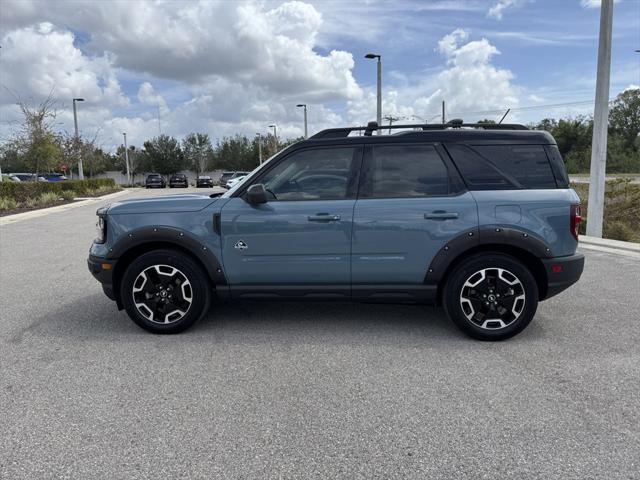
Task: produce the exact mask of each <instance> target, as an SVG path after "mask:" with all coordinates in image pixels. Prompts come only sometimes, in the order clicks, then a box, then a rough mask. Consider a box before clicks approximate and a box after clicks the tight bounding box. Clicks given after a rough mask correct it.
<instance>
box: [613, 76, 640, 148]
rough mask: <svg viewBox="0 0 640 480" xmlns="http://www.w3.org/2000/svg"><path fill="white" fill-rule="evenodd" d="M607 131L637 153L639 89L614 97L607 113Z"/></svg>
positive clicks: (639, 112) (639, 107)
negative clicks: (620, 137) (620, 138)
mask: <svg viewBox="0 0 640 480" xmlns="http://www.w3.org/2000/svg"><path fill="white" fill-rule="evenodd" d="M609 129H610V130H611V132H613V133H616V134H618V135H621V136H622V137H623V138H624V140H625V143H626V145H627V146H628V148H630V149H634V150H635V151H636V152H637V151H638V144H637V139H638V135H639V134H640V88H633V89H632V88H630V89H628V90H625V91H624V92H622V93H620V94H619V95H618V96H617V97H616V99H615V100H614V101H613V106H612V107H611V111H610V112H609Z"/></svg>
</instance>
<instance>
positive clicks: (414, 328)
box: [8, 292, 466, 344]
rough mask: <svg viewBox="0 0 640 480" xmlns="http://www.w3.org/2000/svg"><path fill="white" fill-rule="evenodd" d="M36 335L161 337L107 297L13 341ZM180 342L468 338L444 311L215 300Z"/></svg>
mask: <svg viewBox="0 0 640 480" xmlns="http://www.w3.org/2000/svg"><path fill="white" fill-rule="evenodd" d="M30 335H37V336H39V337H43V336H44V337H48V336H53V337H56V336H60V337H74V338H75V339H76V340H77V341H82V340H89V341H91V340H95V339H110V340H117V341H132V342H138V341H140V339H141V337H142V338H159V337H160V336H157V335H153V334H150V333H147V332H145V331H144V330H142V329H141V328H139V327H138V326H137V325H135V324H134V323H133V322H132V321H131V320H130V319H129V317H128V316H127V314H126V312H124V311H118V310H117V308H116V305H115V303H113V302H111V301H110V300H108V299H106V298H105V297H104V295H103V294H102V293H101V292H99V293H95V294H91V295H87V296H86V297H84V298H82V299H78V300H77V301H75V302H70V303H67V304H65V305H63V306H61V307H60V308H58V309H56V310H50V311H49V312H48V313H47V314H46V315H44V316H41V317H36V318H33V319H32V321H31V323H29V324H27V325H25V326H24V327H22V328H20V329H18V330H17V331H14V332H11V334H10V335H9V336H8V342H9V343H14V344H17V343H21V342H22V341H24V340H25V339H26V338H27V337H28V336H30ZM178 337H179V338H180V342H184V341H186V342H210V343H214V344H215V343H218V342H223V343H233V344H235V343H238V344H239V343H243V344H247V343H249V344H251V343H263V342H268V343H283V344H291V343H292V342H293V343H296V342H300V343H325V342H332V343H383V344H386V343H393V344H397V343H410V344H421V343H423V342H424V341H432V340H442V339H444V338H446V339H455V340H461V339H463V340H464V339H466V337H464V335H463V334H462V333H461V332H459V331H458V330H457V329H456V328H455V326H454V325H453V324H452V323H451V322H450V321H449V320H448V319H447V317H446V315H445V313H444V311H443V310H442V309H441V308H436V307H432V306H427V305H405V304H363V303H350V302H302V301H299V302H298V301H296V302H283V301H238V302H214V303H213V305H212V306H211V309H210V311H209V312H208V313H207V314H206V315H205V316H204V318H202V319H201V320H200V321H199V322H198V323H196V324H195V325H194V326H193V327H192V328H191V329H189V330H188V331H186V332H184V333H182V334H180V335H178Z"/></svg>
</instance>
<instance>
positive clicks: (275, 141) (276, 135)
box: [269, 125, 278, 153]
mask: <svg viewBox="0 0 640 480" xmlns="http://www.w3.org/2000/svg"><path fill="white" fill-rule="evenodd" d="M269 128H273V141H274V144H275V148H274V150H275V151H274V152H273V153H276V152H277V151H278V127H277V126H276V125H269Z"/></svg>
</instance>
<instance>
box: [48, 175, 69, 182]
mask: <svg viewBox="0 0 640 480" xmlns="http://www.w3.org/2000/svg"><path fill="white" fill-rule="evenodd" d="M42 177H43V178H45V179H46V180H47V181H48V182H61V181H63V180H66V179H67V177H66V176H65V175H63V174H62V173H43V174H42Z"/></svg>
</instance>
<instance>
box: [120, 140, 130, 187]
mask: <svg viewBox="0 0 640 480" xmlns="http://www.w3.org/2000/svg"><path fill="white" fill-rule="evenodd" d="M122 135H123V136H124V163H125V164H126V166H127V183H128V184H129V185H131V169H130V168H129V148H128V147H127V134H126V133H123V134H122Z"/></svg>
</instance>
